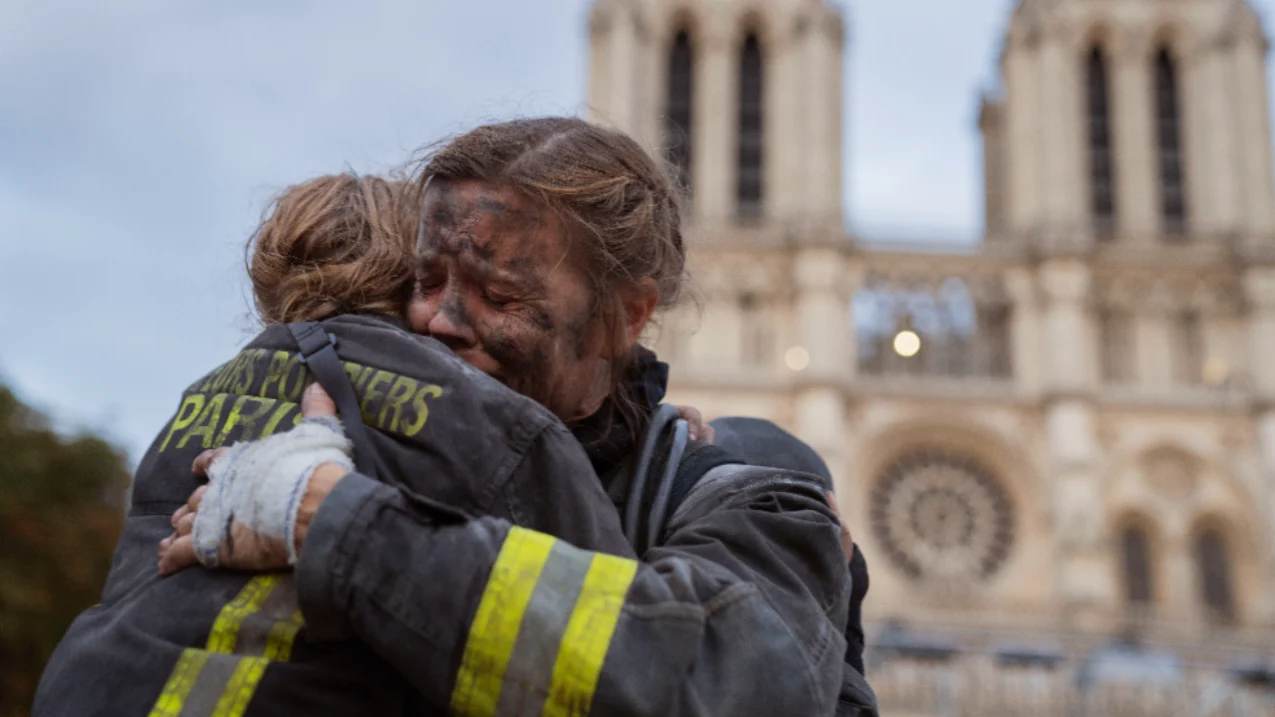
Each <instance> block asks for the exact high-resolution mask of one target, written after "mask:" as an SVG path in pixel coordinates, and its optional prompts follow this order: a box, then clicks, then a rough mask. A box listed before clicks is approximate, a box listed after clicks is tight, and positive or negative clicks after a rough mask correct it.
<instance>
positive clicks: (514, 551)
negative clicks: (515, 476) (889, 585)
mask: <svg viewBox="0 0 1275 717" xmlns="http://www.w3.org/2000/svg"><path fill="white" fill-rule="evenodd" d="M846 578H847V568H846V560H845V557H844V555H843V553H842V551H841V548H840V543H839V533H838V528H837V524H836V519H835V518H834V517H833V515H832V514H831V511H830V510H829V509H828V506H827V504H826V503H825V502H824V500H823V495H822V492H821V490H820V486H819V483H818V480H817V479H815V478H812V477H806V476H802V475H796V474H784V473H779V472H776V471H774V470H773V469H763V468H753V467H746V466H723V467H722V468H718V469H716V470H715V471H713V472H711V473H710V474H709V475H708V476H706V477H705V479H704V480H702V481H701V483H700V485H699V486H697V487H696V489H695V491H694V492H693V493H692V494H691V496H690V497H689V498H688V499H687V501H686V502H685V503H683V505H682V508H681V509H680V510H679V512H678V514H677V515H676V516H674V519H673V520H672V521H671V523H670V527H669V532H668V534H667V535H666V540H665V541H664V544H663V545H662V546H661V547H659V548H656V549H654V550H652V551H650V552H649V553H648V554H647V555H646V556H644V560H643V562H641V563H639V562H636V561H633V560H630V559H627V558H623V557H617V556H611V555H605V554H601V553H593V552H589V551H585V550H581V549H579V548H576V547H574V546H571V545H569V544H567V543H565V542H564V541H561V540H558V539H556V538H553V537H550V536H548V535H545V534H542V533H536V532H533V531H529V530H526V529H523V528H518V527H511V526H510V525H509V524H508V523H507V522H505V521H501V520H497V519H494V518H480V519H476V520H468V521H466V520H463V519H460V518H458V517H456V516H455V515H454V514H452V513H450V512H449V511H447V510H446V509H445V508H442V507H440V506H437V505H434V504H431V503H429V502H427V501H424V500H422V499H420V498H417V497H414V496H412V495H410V494H407V493H404V492H401V491H399V490H396V489H394V488H391V487H388V486H386V485H383V484H379V483H376V482H374V481H371V480H369V479H367V478H364V477H362V476H359V475H357V474H354V475H351V476H348V477H347V478H346V479H345V480H343V481H341V482H340V483H339V484H338V485H337V487H336V488H335V490H333V492H332V493H331V494H330V495H329V496H328V498H327V499H326V500H325V501H324V503H323V505H322V506H321V507H320V509H319V512H318V514H317V515H316V516H315V519H314V521H313V523H312V524H311V527H310V529H309V533H308V536H307V539H306V544H305V546H304V547H303V549H302V553H301V557H300V561H299V563H298V565H297V584H298V591H299V596H300V601H301V607H302V611H303V614H304V616H305V619H306V623H307V625H308V627H309V629H310V631H311V633H312V634H314V635H316V636H318V635H327V636H333V637H336V636H344V635H349V634H353V635H354V636H357V637H358V638H359V639H360V640H362V641H363V642H364V643H366V644H367V645H369V646H370V647H371V648H372V649H373V650H375V651H376V652H378V653H379V654H380V655H381V656H383V657H384V658H385V659H386V660H387V661H388V662H389V663H390V664H392V665H394V666H395V668H396V669H397V670H398V671H399V672H400V673H401V674H402V675H403V676H404V677H405V678H406V679H407V680H408V681H409V682H411V683H412V684H413V685H414V686H415V687H416V688H417V689H419V690H420V691H421V693H422V694H423V695H425V696H426V698H427V699H428V700H430V701H431V702H433V703H434V704H436V705H438V706H440V707H447V708H448V709H449V710H450V711H451V712H452V713H453V714H459V715H504V714H523V713H540V712H541V711H542V709H543V711H544V713H545V714H590V713H592V714H616V715H709V714H722V715H774V714H832V713H833V711H834V708H835V703H836V697H837V692H838V688H839V686H840V682H841V675H842V657H843V654H844V651H845V638H844V637H843V636H842V634H841V632H842V629H843V627H844V624H845V617H846V609H847V608H846V606H847V600H848V594H847V590H846V586H847V582H848V581H847V579H846Z"/></svg>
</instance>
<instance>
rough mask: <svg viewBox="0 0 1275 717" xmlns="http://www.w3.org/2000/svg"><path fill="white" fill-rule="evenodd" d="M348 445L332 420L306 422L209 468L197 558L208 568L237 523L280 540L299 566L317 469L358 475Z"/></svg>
mask: <svg viewBox="0 0 1275 717" xmlns="http://www.w3.org/2000/svg"><path fill="white" fill-rule="evenodd" d="M352 455H353V451H352V446H351V445H350V441H349V440H348V439H346V437H345V432H344V431H342V430H341V422H340V421H339V420H338V419H336V418H334V417H332V416H322V417H317V418H307V419H305V420H304V421H302V422H301V423H300V424H298V425H297V427H296V428H293V429H292V430H291V431H287V432H285V433H276V434H275V435H273V436H270V437H268V438H264V439H262V440H259V441H252V442H250V443H236V444H234V445H233V446H231V447H230V450H228V451H226V452H225V453H223V454H222V455H221V456H220V457H218V458H217V460H215V461H213V463H212V465H211V466H210V467H209V468H208V491H207V492H206V493H205V494H204V499H203V501H202V502H201V503H200V505H199V512H198V514H196V516H195V525H194V528H193V530H192V537H193V539H194V544H195V557H196V558H198V559H199V562H200V563H202V564H204V565H205V566H207V567H210V568H215V567H217V566H218V564H219V563H220V560H219V555H218V550H219V548H220V547H221V544H222V542H223V541H225V540H226V539H227V538H229V537H230V526H231V523H232V522H234V521H239V522H240V523H243V524H244V525H245V526H247V527H248V528H250V529H251V530H252V531H253V532H255V533H258V534H260V535H263V536H268V537H272V538H279V539H282V540H283V541H284V543H285V544H286V545H287V546H288V564H289V565H292V564H295V563H296V561H297V554H296V526H297V509H298V508H299V507H300V505H301V496H302V495H303V494H304V493H305V489H306V486H307V485H308V483H309V481H310V476H311V475H312V474H313V473H314V469H315V468H318V467H319V465H320V464H322V463H336V464H337V465H340V466H343V467H345V468H346V470H354V465H353V463H352V462H351V461H350V457H351V456H352Z"/></svg>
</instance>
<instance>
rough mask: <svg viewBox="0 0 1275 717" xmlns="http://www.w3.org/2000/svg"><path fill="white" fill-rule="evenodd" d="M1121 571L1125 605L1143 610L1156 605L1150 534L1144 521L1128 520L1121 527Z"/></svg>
mask: <svg viewBox="0 0 1275 717" xmlns="http://www.w3.org/2000/svg"><path fill="white" fill-rule="evenodd" d="M1120 569H1121V570H1120V572H1121V578H1122V583H1123V585H1124V598H1125V604H1126V605H1128V606H1129V607H1131V608H1145V607H1147V606H1149V605H1151V604H1152V603H1154V602H1155V563H1154V559H1153V555H1152V547H1151V531H1150V530H1148V529H1147V526H1146V523H1145V522H1144V521H1141V520H1127V521H1125V523H1124V525H1123V526H1122V527H1121V528H1120Z"/></svg>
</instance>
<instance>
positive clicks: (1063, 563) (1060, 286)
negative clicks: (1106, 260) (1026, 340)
mask: <svg viewBox="0 0 1275 717" xmlns="http://www.w3.org/2000/svg"><path fill="white" fill-rule="evenodd" d="M1040 282H1041V289H1042V294H1043V297H1044V311H1043V314H1044V322H1043V326H1044V330H1045V332H1046V333H1045V335H1044V336H1043V337H1042V338H1041V345H1042V346H1048V347H1050V348H1049V351H1048V352H1047V360H1046V362H1045V366H1044V368H1045V374H1044V379H1045V388H1046V404H1045V439H1046V443H1047V445H1048V450H1049V466H1050V473H1051V476H1050V478H1051V484H1052V486H1053V501H1054V505H1053V507H1054V511H1053V512H1054V519H1055V526H1056V527H1055V530H1056V546H1057V555H1058V568H1059V573H1058V591H1059V597H1060V599H1061V600H1062V602H1063V604H1064V606H1065V607H1066V609H1067V611H1068V612H1069V614H1073V615H1076V616H1084V615H1086V614H1089V613H1091V612H1092V611H1093V610H1095V609H1098V608H1100V606H1101V605H1103V604H1104V603H1107V604H1109V603H1110V602H1111V601H1112V600H1113V599H1114V597H1113V595H1112V594H1111V580H1110V572H1109V564H1108V561H1107V558H1106V556H1105V555H1104V553H1103V549H1102V542H1101V537H1102V528H1103V526H1102V518H1101V511H1100V510H1099V506H1100V505H1101V504H1102V491H1101V486H1100V485H1099V482H1098V480H1097V476H1096V475H1095V474H1094V471H1095V463H1096V456H1097V445H1096V443H1097V440H1096V434H1097V430H1096V425H1095V424H1096V420H1097V416H1096V412H1095V410H1094V406H1093V400H1092V396H1093V392H1094V390H1095V387H1096V382H1095V374H1096V372H1095V370H1094V369H1095V364H1096V361H1095V357H1094V352H1093V340H1092V338H1093V333H1094V332H1093V326H1092V325H1091V324H1090V322H1089V321H1088V313H1087V311H1086V304H1087V301H1088V297H1089V289H1090V282H1091V275H1090V270H1089V267H1088V266H1086V265H1085V264H1084V263H1083V262H1081V261H1080V260H1078V259H1054V260H1050V261H1047V262H1045V263H1044V264H1043V265H1042V266H1041V268H1040Z"/></svg>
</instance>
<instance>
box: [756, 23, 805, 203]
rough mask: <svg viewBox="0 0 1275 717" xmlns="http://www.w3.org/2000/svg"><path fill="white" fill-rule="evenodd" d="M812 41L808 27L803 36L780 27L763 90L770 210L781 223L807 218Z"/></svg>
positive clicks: (769, 54) (771, 47) (769, 55)
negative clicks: (807, 68) (806, 61)
mask: <svg viewBox="0 0 1275 717" xmlns="http://www.w3.org/2000/svg"><path fill="white" fill-rule="evenodd" d="M809 35H810V28H809V23H806V25H805V26H804V27H803V28H802V29H801V30H796V29H792V28H788V27H781V29H780V30H778V31H776V32H774V33H772V34H771V37H772V38H773V41H772V42H771V43H770V44H769V45H768V46H767V47H766V76H765V80H764V84H763V92H764V93H765V102H766V116H765V120H764V121H765V122H766V123H767V124H766V125H765V132H766V140H765V141H766V145H765V148H766V149H765V151H766V154H765V159H764V161H765V163H766V184H765V187H766V188H765V192H766V209H767V211H768V212H769V215H768V216H769V217H771V218H773V219H774V220H775V221H776V222H784V223H797V222H800V221H801V219H802V216H803V214H804V212H803V211H802V207H801V203H802V201H803V200H804V192H803V191H802V182H804V181H805V178H806V177H805V167H804V166H803V161H802V160H803V158H804V152H805V140H806V133H805V132H804V131H803V127H802V123H803V121H804V117H805V111H804V109H803V108H804V107H805V105H806V102H807V100H806V97H807V94H808V93H807V92H806V87H805V73H804V72H803V65H802V59H803V58H802V52H803V50H804V43H805V42H806V38H807V37H808V36H809Z"/></svg>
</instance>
